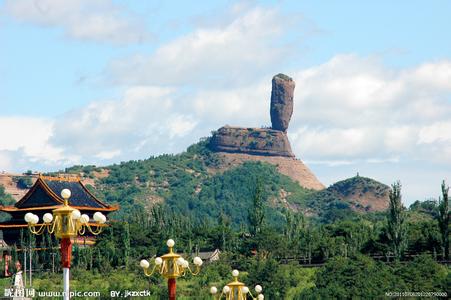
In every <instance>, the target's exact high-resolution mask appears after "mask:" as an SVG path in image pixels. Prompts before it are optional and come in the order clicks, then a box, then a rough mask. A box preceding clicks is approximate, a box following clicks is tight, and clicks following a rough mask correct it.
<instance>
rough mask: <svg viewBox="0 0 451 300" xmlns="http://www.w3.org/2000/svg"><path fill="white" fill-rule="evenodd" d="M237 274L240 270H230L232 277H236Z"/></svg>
mask: <svg viewBox="0 0 451 300" xmlns="http://www.w3.org/2000/svg"><path fill="white" fill-rule="evenodd" d="M238 275H240V272H238V270H233V271H232V276H233V277H238Z"/></svg>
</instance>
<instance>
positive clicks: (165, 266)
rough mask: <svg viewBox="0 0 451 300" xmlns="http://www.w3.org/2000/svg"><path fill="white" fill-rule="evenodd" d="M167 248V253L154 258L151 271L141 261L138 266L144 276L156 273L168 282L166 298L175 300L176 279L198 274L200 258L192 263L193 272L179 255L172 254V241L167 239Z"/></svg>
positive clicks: (145, 261)
mask: <svg viewBox="0 0 451 300" xmlns="http://www.w3.org/2000/svg"><path fill="white" fill-rule="evenodd" d="M166 245H167V246H168V248H169V253H166V254H165V255H162V256H160V257H157V258H155V260H154V266H153V268H152V270H149V267H150V263H149V262H148V261H147V260H145V259H143V260H141V262H140V263H139V265H140V266H141V267H142V268H143V269H144V274H145V275H146V276H152V274H153V273H154V272H155V271H157V272H158V273H160V275H162V276H163V277H164V278H166V279H167V280H168V296H169V300H175V292H176V285H175V281H176V279H177V278H178V277H181V276H185V275H186V274H187V273H188V272H189V273H191V274H192V275H197V274H199V272H200V267H201V266H202V263H203V262H202V259H201V258H200V257H197V256H196V257H195V258H194V259H193V263H194V265H195V266H196V269H195V270H194V271H192V270H191V268H190V266H189V262H188V261H187V260H185V259H184V258H183V257H182V256H181V255H179V254H177V253H175V252H174V250H173V248H174V245H175V242H174V240H172V239H169V240H168V241H167V242H166Z"/></svg>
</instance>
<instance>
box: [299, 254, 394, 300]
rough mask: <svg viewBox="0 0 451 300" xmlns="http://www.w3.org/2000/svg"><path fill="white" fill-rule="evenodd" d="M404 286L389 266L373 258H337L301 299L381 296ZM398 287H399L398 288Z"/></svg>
mask: <svg viewBox="0 0 451 300" xmlns="http://www.w3.org/2000/svg"><path fill="white" fill-rule="evenodd" d="M395 286H396V287H399V288H401V289H402V282H397V280H396V278H395V277H394V276H393V275H392V274H391V273H390V270H389V268H388V267H386V266H384V265H383V264H382V263H376V262H375V261H374V260H373V259H371V258H369V257H366V256H363V255H358V256H356V257H352V258H347V257H339V256H337V257H334V258H332V259H330V260H329V261H328V262H327V263H326V264H325V266H323V267H322V268H321V269H320V270H319V272H318V273H317V275H316V279H315V287H314V288H313V289H309V290H306V291H304V292H303V293H302V294H301V296H300V297H299V298H300V299H379V298H383V297H384V295H385V292H387V291H393V290H395V289H394V287H395ZM396 290H397V289H396Z"/></svg>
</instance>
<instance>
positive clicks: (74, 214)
mask: <svg viewBox="0 0 451 300" xmlns="http://www.w3.org/2000/svg"><path fill="white" fill-rule="evenodd" d="M71 194H72V193H71V191H70V190H69V189H63V190H62V191H61V197H62V198H63V199H64V204H63V205H61V206H59V207H58V208H56V209H54V210H53V211H52V213H45V214H44V215H43V216H42V221H43V223H42V224H38V223H39V216H38V215H35V214H33V213H31V212H29V213H26V214H25V216H24V219H25V222H27V223H28V226H29V228H30V230H31V232H32V233H34V234H42V233H44V231H45V229H47V230H48V232H49V233H51V234H52V233H55V235H56V237H58V238H66V237H75V236H77V235H79V234H80V235H83V234H84V233H85V231H86V229H88V230H89V232H91V233H92V234H94V235H97V234H99V233H100V232H101V231H102V228H101V225H102V224H105V223H106V221H107V219H106V216H105V215H104V214H102V213H101V212H95V213H94V215H93V216H92V218H93V219H94V221H95V224H92V223H91V224H90V223H89V220H90V217H89V216H88V215H87V214H81V212H80V211H79V210H78V209H76V208H74V207H71V206H70V205H69V201H68V200H69V198H70V196H71ZM91 226H95V227H97V228H96V229H94V228H92V227H91Z"/></svg>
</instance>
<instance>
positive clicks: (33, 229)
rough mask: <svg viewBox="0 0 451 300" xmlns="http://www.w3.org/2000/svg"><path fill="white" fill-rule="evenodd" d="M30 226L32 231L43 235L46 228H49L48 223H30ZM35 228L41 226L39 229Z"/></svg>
mask: <svg viewBox="0 0 451 300" xmlns="http://www.w3.org/2000/svg"><path fill="white" fill-rule="evenodd" d="M28 228H29V229H30V231H31V233H33V234H36V235H41V234H43V233H44V231H45V228H47V224H45V223H44V224H35V225H32V224H28ZM35 228H39V229H35Z"/></svg>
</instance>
